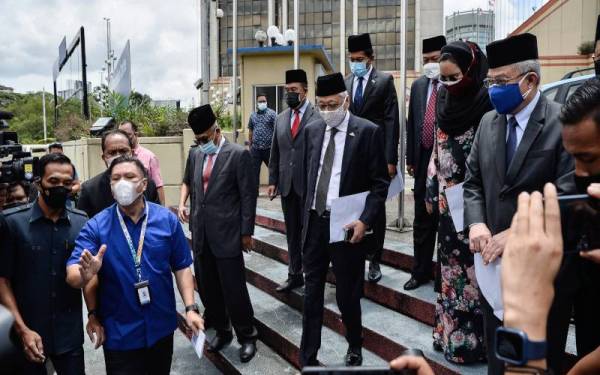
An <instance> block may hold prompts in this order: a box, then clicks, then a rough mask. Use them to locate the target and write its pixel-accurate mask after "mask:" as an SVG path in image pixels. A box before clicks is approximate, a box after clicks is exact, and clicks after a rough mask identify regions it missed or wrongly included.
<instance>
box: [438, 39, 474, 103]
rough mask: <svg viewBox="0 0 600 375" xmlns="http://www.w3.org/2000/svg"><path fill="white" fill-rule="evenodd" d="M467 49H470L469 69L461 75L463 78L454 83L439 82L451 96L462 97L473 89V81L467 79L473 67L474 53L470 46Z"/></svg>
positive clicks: (469, 78)
mask: <svg viewBox="0 0 600 375" xmlns="http://www.w3.org/2000/svg"><path fill="white" fill-rule="evenodd" d="M469 48H470V49H471V55H472V59H471V64H470V65H469V68H467V71H466V72H465V73H464V74H463V77H462V78H461V79H460V80H458V81H454V82H451V81H450V82H449V81H441V83H442V84H443V85H444V86H445V87H446V90H448V92H449V93H450V95H452V96H463V95H464V94H465V93H467V92H469V90H470V89H471V88H472V87H473V79H472V78H471V77H469V72H470V71H471V68H473V65H475V52H474V51H473V47H472V46H471V45H469Z"/></svg>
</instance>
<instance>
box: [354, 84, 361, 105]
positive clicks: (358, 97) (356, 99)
mask: <svg viewBox="0 0 600 375" xmlns="http://www.w3.org/2000/svg"><path fill="white" fill-rule="evenodd" d="M362 101H363V77H358V85H357V86H356V92H354V108H355V109H358V108H360V106H361V105H362Z"/></svg>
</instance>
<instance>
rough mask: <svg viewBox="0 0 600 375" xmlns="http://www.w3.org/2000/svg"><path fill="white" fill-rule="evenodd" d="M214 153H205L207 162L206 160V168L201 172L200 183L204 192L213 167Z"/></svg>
mask: <svg viewBox="0 0 600 375" xmlns="http://www.w3.org/2000/svg"><path fill="white" fill-rule="evenodd" d="M215 155H216V154H211V155H207V156H208V162H206V168H204V171H203V172H202V185H203V186H204V192H205V193H206V189H207V188H208V180H209V179H210V174H211V173H212V169H213V160H214V158H215Z"/></svg>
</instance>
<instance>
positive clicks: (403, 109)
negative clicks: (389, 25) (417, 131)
mask: <svg viewBox="0 0 600 375" xmlns="http://www.w3.org/2000/svg"><path fill="white" fill-rule="evenodd" d="M407 2H408V0H401V5H400V6H401V10H400V36H401V38H402V40H401V41H400V95H399V97H398V105H399V107H400V108H399V109H400V111H399V112H400V136H401V141H400V175H401V176H402V177H403V178H404V170H405V167H404V164H405V161H404V159H405V156H406V155H405V154H406V146H405V145H404V144H405V142H404V134H405V128H406V15H407ZM396 225H397V226H398V228H402V227H403V226H404V190H402V192H401V193H400V195H399V196H398V221H397V223H396Z"/></svg>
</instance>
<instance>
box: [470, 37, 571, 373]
mask: <svg viewBox="0 0 600 375" xmlns="http://www.w3.org/2000/svg"><path fill="white" fill-rule="evenodd" d="M486 49H487V56H488V62H489V65H490V69H489V72H488V79H487V85H488V86H489V95H490V99H491V101H492V104H493V105H494V107H495V109H496V110H495V111H491V112H488V113H487V114H486V115H485V116H484V117H483V118H482V119H481V124H480V126H479V129H478V131H477V134H476V135H475V140H474V142H473V146H472V148H471V153H470V155H469V158H468V159H467V177H466V181H465V183H464V200H465V202H464V207H465V211H464V216H465V227H468V228H469V241H470V247H471V250H472V251H474V252H476V253H477V254H475V257H481V258H482V262H481V264H483V265H482V266H478V260H477V259H476V262H475V266H476V269H477V268H478V271H479V272H485V270H486V265H487V264H489V263H490V262H494V261H495V260H496V259H497V258H498V257H499V256H501V255H502V252H503V251H504V246H505V244H506V239H507V233H508V229H509V227H510V224H511V220H512V217H513V215H514V213H515V212H516V205H517V196H518V195H519V193H521V192H523V191H527V192H533V191H535V190H537V191H542V189H543V187H544V184H546V183H547V182H552V183H554V184H555V185H556V187H557V189H558V192H559V193H569V192H573V190H574V184H573V170H574V162H573V159H572V157H571V156H570V155H569V154H568V153H567V152H566V151H565V149H564V148H563V145H562V138H561V123H560V120H559V114H560V106H559V105H558V104H556V103H554V102H552V101H550V100H548V99H546V98H545V97H544V96H543V95H541V93H540V91H539V89H538V87H539V82H540V64H539V61H538V53H537V40H536V37H535V36H534V35H532V34H521V35H516V36H512V37H509V38H507V39H503V40H499V41H496V42H493V43H490V44H488V45H487V48H486ZM480 286H481V285H480ZM523 287H527V286H526V285H524V286H523ZM558 289H559V287H558V285H557V290H558ZM482 308H483V312H484V324H485V336H486V343H487V349H488V360H489V367H488V373H489V374H502V373H504V364H503V363H502V362H500V361H499V360H497V359H496V357H495V355H494V345H493V342H494V334H495V330H496V328H497V327H498V326H499V325H501V324H502V322H501V321H500V320H499V319H498V318H496V317H495V316H494V314H493V309H492V307H491V306H490V304H489V303H488V301H486V300H485V298H482ZM553 323H554V321H553V320H552V314H551V316H550V322H549V324H548V327H549V328H550V329H549V330H548V334H549V335H548V342H549V345H550V349H551V350H549V354H550V356H549V357H548V358H550V360H551V362H550V364H551V366H552V358H560V357H561V356H562V355H561V354H560V353H555V352H554V351H553V350H552V348H553V347H555V346H554V342H555V341H556V339H555V333H556V330H555V331H554V332H553V331H552V330H553V329H558V328H559V327H557V325H556V324H553ZM567 324H568V322H567ZM563 350H564V347H563ZM555 371H556V368H555ZM558 372H560V371H558Z"/></svg>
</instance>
